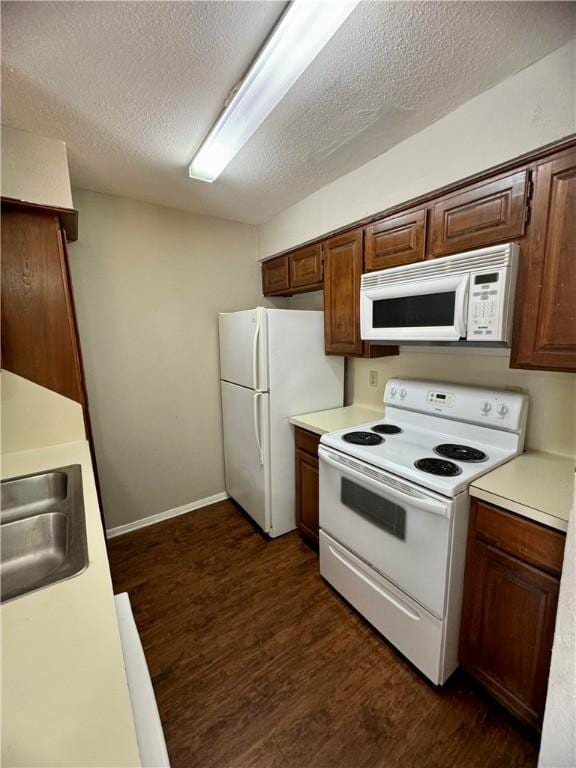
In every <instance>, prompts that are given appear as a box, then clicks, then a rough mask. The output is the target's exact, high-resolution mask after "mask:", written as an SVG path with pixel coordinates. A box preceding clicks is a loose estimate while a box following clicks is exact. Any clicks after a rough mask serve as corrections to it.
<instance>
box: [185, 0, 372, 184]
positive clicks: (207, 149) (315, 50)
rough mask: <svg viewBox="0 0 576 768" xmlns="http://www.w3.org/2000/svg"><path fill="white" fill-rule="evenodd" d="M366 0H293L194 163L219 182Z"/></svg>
mask: <svg viewBox="0 0 576 768" xmlns="http://www.w3.org/2000/svg"><path fill="white" fill-rule="evenodd" d="M359 2H360V0H293V2H292V3H291V4H290V5H289V7H288V10H287V11H286V13H285V14H284V16H283V17H282V18H281V20H280V22H279V24H278V26H277V27H276V28H275V29H274V31H273V32H272V34H271V35H270V37H269V38H268V40H267V42H266V44H265V45H264V47H263V48H262V50H261V51H260V53H259V55H258V56H257V58H256V60H255V61H254V63H253V64H252V66H251V68H250V69H249V70H248V73H247V74H246V77H245V78H244V80H242V82H241V84H240V86H239V88H238V90H237V91H236V93H234V95H233V96H232V98H231V100H230V102H229V103H228V104H227V105H226V106H225V108H224V111H223V112H222V114H221V115H220V117H219V118H218V120H217V121H216V123H215V125H214V127H213V128H212V130H211V131H210V133H209V134H208V136H207V137H206V138H205V139H204V142H203V143H202V145H201V147H200V149H199V150H198V152H197V153H196V155H195V157H194V159H193V160H192V162H191V163H190V165H189V167H188V174H189V176H190V177H191V178H193V179H200V180H201V181H210V182H212V181H214V180H215V179H217V178H218V176H220V174H221V173H222V171H223V170H224V168H226V166H227V165H228V163H230V161H231V160H232V159H233V158H234V157H235V156H236V155H237V154H238V152H239V151H240V150H241V149H242V147H243V146H244V144H246V142H247V141H248V139H249V138H250V137H251V136H252V134H253V133H254V132H255V131H256V130H257V129H258V128H259V127H260V125H262V123H263V122H264V120H265V119H266V118H267V117H268V115H269V114H270V112H272V110H273V109H274V107H275V106H276V105H277V104H278V102H280V101H281V100H282V99H283V98H284V96H285V95H286V94H287V93H288V91H289V90H290V88H291V87H292V86H293V85H294V83H295V82H296V80H298V78H299V77H300V75H301V74H302V73H303V72H304V71H305V69H306V68H307V67H308V66H309V65H310V64H311V63H312V61H313V60H314V59H315V58H316V56H317V55H318V54H319V53H320V51H321V50H322V48H323V47H324V46H325V45H326V43H327V42H328V40H330V38H331V37H332V35H334V33H335V32H336V31H337V30H338V29H339V28H340V26H341V25H342V24H343V23H344V21H345V20H346V19H347V18H348V16H349V15H350V14H351V13H352V11H353V10H354V8H355V7H356V6H357V5H358V3H359Z"/></svg>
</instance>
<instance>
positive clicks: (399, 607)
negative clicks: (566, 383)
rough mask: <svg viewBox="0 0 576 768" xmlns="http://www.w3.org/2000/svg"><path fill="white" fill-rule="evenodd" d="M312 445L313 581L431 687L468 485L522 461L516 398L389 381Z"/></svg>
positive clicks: (447, 649)
mask: <svg viewBox="0 0 576 768" xmlns="http://www.w3.org/2000/svg"><path fill="white" fill-rule="evenodd" d="M384 403H385V404H386V411H385V415H384V418H383V419H381V420H380V421H377V422H370V423H368V424H365V425H362V426H360V427H356V428H354V429H343V430H340V431H338V432H331V433H330V434H327V435H323V436H322V438H321V440H320V448H319V456H320V573H321V574H322V576H323V577H324V578H325V579H326V580H327V581H328V582H330V584H331V585H332V586H333V587H334V588H335V589H336V590H337V591H338V592H340V593H341V594H342V595H343V596H344V597H345V598H346V599H347V600H348V601H349V602H350V603H351V604H352V605H353V606H354V607H355V608H356V609H357V610H358V611H359V612H360V613H361V614H362V615H363V616H364V617H365V618H366V619H368V621H370V622H371V623H372V624H373V625H374V626H375V627H376V628H377V629H378V630H379V631H380V632H381V633H382V634H383V635H384V636H385V637H386V638H388V640H389V641H390V642H391V643H392V644H393V645H395V646H396V647H397V648H398V649H399V650H400V651H401V652H402V653H403V654H404V655H405V656H406V657H407V658H408V659H409V660H410V661H411V662H412V663H413V664H414V665H415V666H416V667H418V669H420V670H421V671H422V672H423V673H424V674H425V675H426V676H427V677H429V678H430V680H432V681H433V682H434V683H436V684H438V685H439V684H442V683H444V682H445V681H446V680H447V679H448V677H449V676H450V675H451V674H452V672H453V671H454V670H455V669H456V667H457V666H458V657H457V651H458V634H459V629H460V610H461V603H462V588H463V577H464V558H465V550H466V534H467V529H468V510H469V494H468V486H469V484H470V483H471V482H472V480H474V479H475V478H476V477H479V476H480V475H482V474H484V473H485V472H488V471H489V470H491V469H493V468H494V467H496V466H498V465H499V464H503V463H504V462H506V461H508V460H509V459H511V458H512V457H513V456H516V455H517V454H518V453H521V452H522V449H523V444H524V432H525V426H526V413H527V398H526V396H525V395H522V394H519V393H517V392H508V391H496V390H486V389H476V388H471V387H463V386H457V385H452V384H438V383H433V382H425V381H411V380H401V379H390V380H389V381H388V382H387V384H386V389H385V392H384Z"/></svg>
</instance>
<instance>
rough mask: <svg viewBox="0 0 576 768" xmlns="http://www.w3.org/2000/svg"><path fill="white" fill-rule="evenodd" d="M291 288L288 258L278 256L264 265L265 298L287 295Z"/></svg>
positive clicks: (263, 291)
mask: <svg viewBox="0 0 576 768" xmlns="http://www.w3.org/2000/svg"><path fill="white" fill-rule="evenodd" d="M289 288H290V270H289V265H288V256H277V257H276V258H275V259H270V260H269V261H264V262H263V263H262V293H263V294H264V296H274V295H276V294H286V293H287V292H288V290H289Z"/></svg>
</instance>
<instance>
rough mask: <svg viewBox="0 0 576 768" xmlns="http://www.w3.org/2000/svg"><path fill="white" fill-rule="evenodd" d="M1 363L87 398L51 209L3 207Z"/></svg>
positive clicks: (61, 246)
mask: <svg viewBox="0 0 576 768" xmlns="http://www.w3.org/2000/svg"><path fill="white" fill-rule="evenodd" d="M2 366H3V367H4V368H5V369H6V370H8V371H11V372H12V373H16V374H18V375H19V376H22V377H23V378H25V379H29V380H30V381H33V382H35V383H36V384H40V385H41V386H43V387H46V388H47V389H51V390H53V391H54V392H58V393H59V394H61V395H64V396H66V397H69V398H71V399H72V400H76V401H77V402H79V403H83V404H84V403H85V396H84V387H83V377H82V367H81V361H80V349H79V344H78V337H77V332H76V320H75V315H74V307H73V302H72V292H71V287H70V281H69V274H68V264H67V258H66V245H65V236H64V235H63V232H62V230H61V229H60V222H59V219H58V217H57V216H54V215H51V214H49V213H42V212H40V211H23V210H18V209H12V208H9V207H7V208H3V210H2Z"/></svg>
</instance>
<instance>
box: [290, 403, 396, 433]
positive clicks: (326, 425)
mask: <svg viewBox="0 0 576 768" xmlns="http://www.w3.org/2000/svg"><path fill="white" fill-rule="evenodd" d="M383 415H384V411H383V410H382V411H375V410H373V409H372V408H364V407H362V406H359V405H347V406H345V407H344V408H332V409H331V410H329V411H316V412H315V413H304V414H302V415H301V416H292V418H291V419H290V423H291V424H294V426H296V427H302V429H307V430H308V431H309V432H314V433H316V434H317V435H325V434H326V433H327V432H336V430H338V429H346V427H357V426H358V425H359V424H365V423H366V422H368V421H376V419H381V418H382V416H383Z"/></svg>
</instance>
